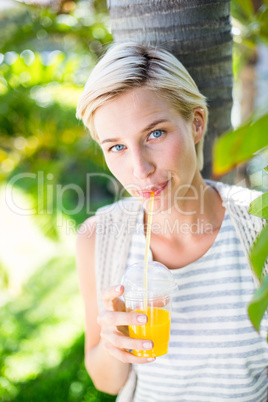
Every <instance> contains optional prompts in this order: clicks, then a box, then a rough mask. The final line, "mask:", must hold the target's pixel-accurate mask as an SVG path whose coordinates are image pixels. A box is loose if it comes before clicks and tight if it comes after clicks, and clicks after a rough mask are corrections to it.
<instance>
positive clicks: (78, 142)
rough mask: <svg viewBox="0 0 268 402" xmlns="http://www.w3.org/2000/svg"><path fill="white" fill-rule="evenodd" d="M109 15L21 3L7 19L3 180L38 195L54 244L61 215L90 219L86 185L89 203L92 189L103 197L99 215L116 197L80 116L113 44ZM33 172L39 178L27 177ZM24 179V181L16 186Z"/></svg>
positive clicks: (1, 106) (2, 68) (0, 106)
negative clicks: (90, 177)
mask: <svg viewBox="0 0 268 402" xmlns="http://www.w3.org/2000/svg"><path fill="white" fill-rule="evenodd" d="M106 18H107V16H106V15H105V14H104V13H103V12H96V11H95V10H94V4H93V3H91V2H89V1H80V2H77V3H76V5H75V7H74V9H73V11H72V13H69V14H65V13H53V11H52V10H50V9H42V8H38V7H32V8H31V7H29V6H28V7H27V6H23V5H20V7H18V9H15V10H13V12H12V13H11V16H8V17H7V16H2V17H1V29H0V36H1V38H2V41H1V45H0V52H2V53H1V54H0V60H1V61H2V63H1V64H0V74H1V78H0V127H1V129H0V130H1V131H0V134H1V136H0V138H1V139H0V147H1V148H0V167H1V169H0V178H1V179H2V180H5V181H7V182H9V181H10V180H11V181H12V183H15V184H14V185H16V186H19V187H20V188H22V189H24V190H25V191H27V193H28V194H31V195H32V198H33V204H35V205H34V209H35V210H38V212H39V214H38V215H37V216H36V220H37V222H38V223H39V224H40V225H41V227H42V229H43V231H44V232H45V234H46V235H47V236H49V237H51V238H54V239H57V238H58V233H57V227H56V225H55V217H56V215H57V213H58V212H61V213H64V214H65V215H69V216H72V219H75V220H76V222H77V224H80V223H81V222H82V221H83V220H84V219H85V217H87V216H88V211H86V202H84V203H83V205H80V204H81V203H80V204H79V208H77V206H78V203H79V194H78V191H79V190H77V188H78V187H79V188H80V189H81V193H83V196H84V199H85V197H87V196H88V193H89V192H90V197H91V198H93V199H94V200H95V201H94V202H93V204H94V205H92V208H91V209H90V212H91V213H93V211H94V210H95V209H96V206H97V205H99V198H100V195H102V196H103V198H104V199H103V203H105V202H109V201H112V200H113V193H112V192H111V190H110V188H109V185H110V181H109V178H108V177H107V173H108V172H107V170H106V167H105V163H104V159H103V156H102V153H101V151H100V149H99V147H98V146H97V145H96V144H95V143H94V142H93V141H92V140H90V139H89V138H88V134H86V131H85V129H84V128H83V127H82V124H81V123H80V122H78V121H77V120H76V117H75V108H76V103H77V100H78V98H79V96H80V94H81V92H82V86H83V84H84V83H85V80H86V78H87V76H88V74H89V71H90V69H91V68H92V66H93V65H94V62H95V60H96V58H97V56H99V55H100V53H101V52H102V51H103V44H104V43H105V44H107V43H109V42H110V41H111V35H110V34H109V32H108V31H107V28H106ZM21 27H22V29H21ZM29 172H30V173H31V174H35V175H36V180H35V179H34V177H33V176H32V178H29V177H27V175H25V177H23V173H29ZM40 172H42V173H43V176H44V181H45V184H44V185H43V190H42V194H41V193H40V191H39V190H40V183H39V187H38V177H39V176H38V175H39V173H40ZM96 172H98V173H100V174H99V177H98V178H97V177H95V183H94V186H91V188H90V189H88V188H87V183H86V175H87V174H90V173H96ZM18 174H20V175H21V176H20V177H21V179H20V180H17V181H16V182H14V180H15V179H14V177H18V176H17V175H18ZM48 184H49V185H54V187H55V189H56V188H58V189H61V190H62V191H61V194H60V196H59V194H56V191H55V190H54V191H53V195H52V196H50V197H48V194H47V192H48ZM73 184H75V185H76V186H77V187H76V188H74V187H72V185H73ZM57 186H58V187H57ZM59 186H60V187H59ZM68 189H69V191H68ZM65 190H66V191H65ZM57 196H58V198H57ZM59 198H60V201H59ZM37 204H38V205H39V209H38V205H37ZM41 204H42V206H43V210H42V213H40V212H41V211H40V205H41ZM48 211H49V213H48ZM74 211H75V212H74Z"/></svg>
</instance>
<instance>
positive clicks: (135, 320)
mask: <svg viewBox="0 0 268 402" xmlns="http://www.w3.org/2000/svg"><path fill="white" fill-rule="evenodd" d="M147 320H148V318H147V316H146V315H145V314H140V313H126V312H120V311H104V312H102V313H101V314H99V316H98V318H97V321H98V323H99V324H100V325H101V326H113V327H117V326H121V325H145V324H146V323H147Z"/></svg>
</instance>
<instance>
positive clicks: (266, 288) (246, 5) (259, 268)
mask: <svg viewBox="0 0 268 402" xmlns="http://www.w3.org/2000/svg"><path fill="white" fill-rule="evenodd" d="M232 14H233V16H234V17H235V18H237V19H238V20H239V22H240V23H241V24H242V33H241V36H240V41H241V43H242V45H243V46H247V47H248V48H249V49H254V44H255V43H258V42H260V41H262V42H264V43H267V40H268V30H267V26H268V4H267V2H265V3H264V4H263V5H262V6H261V7H260V8H259V9H258V10H254V3H253V2H252V1H251V0H246V1H240V0H234V1H232ZM265 108H266V105H264V107H263V110H265ZM267 129H268V114H263V115H261V117H255V118H254V119H253V118H252V119H251V120H250V121H248V122H247V123H246V124H244V125H243V126H241V127H239V128H238V129H236V130H234V131H231V132H228V133H226V134H224V135H223V136H222V137H221V138H220V139H219V140H218V141H217V142H216V143H215V146H214V153H213V154H214V164H213V170H214V174H215V175H216V176H217V175H222V174H224V173H226V172H228V171H229V170H230V169H232V168H233V167H234V166H236V165H237V164H239V163H241V162H243V161H246V160H248V159H249V158H251V157H253V156H254V155H255V154H256V153H257V152H258V151H261V150H262V149H263V148H264V147H267V145H268V138H267V135H266V133H267ZM265 171H266V172H267V167H266V168H265ZM267 211H268V193H264V194H263V195H261V196H260V197H258V198H257V199H256V200H254V201H253V202H252V203H251V204H250V209H249V212H250V213H251V214H253V215H256V216H258V217H260V218H262V219H266V220H267V219H268V212H267ZM267 257H268V226H267V224H266V226H265V227H264V229H263V231H262V232H261V233H260V235H259V237H258V238H257V239H256V242H255V244H254V245H253V246H252V249H251V252H250V260H251V264H252V267H253V269H254V271H255V273H256V276H257V278H258V279H259V281H260V287H259V288H258V289H257V290H256V292H255V294H254V296H253V298H252V300H251V302H250V303H249V306H248V314H249V318H250V319H251V321H252V324H253V325H254V327H255V328H256V330H258V331H259V330H260V324H261V320H262V318H263V316H264V314H265V311H266V310H267V307H268V275H267V274H266V275H265V274H264V272H263V268H264V265H265V263H267Z"/></svg>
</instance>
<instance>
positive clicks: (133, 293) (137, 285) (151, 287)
mask: <svg viewBox="0 0 268 402" xmlns="http://www.w3.org/2000/svg"><path fill="white" fill-rule="evenodd" d="M121 283H122V285H123V286H124V288H125V292H124V297H129V298H137V297H138V298H140V297H143V296H144V294H145V286H144V264H143V263H142V262H139V263H136V264H133V265H131V267H129V269H128V270H127V271H126V273H125V275H124V276H123V278H122V281H121ZM176 287H177V282H176V281H175V279H174V276H173V275H172V273H171V271H170V270H169V269H168V268H167V267H165V265H163V264H161V263H160V262H156V261H153V262H149V263H148V271H147V297H148V298H151V297H158V296H165V295H170V294H171V293H172V292H173V291H174V290H175V289H176Z"/></svg>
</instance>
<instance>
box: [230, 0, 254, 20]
mask: <svg viewBox="0 0 268 402" xmlns="http://www.w3.org/2000/svg"><path fill="white" fill-rule="evenodd" d="M234 2H235V3H236V4H238V5H239V6H240V8H241V9H242V10H243V12H244V13H245V14H246V16H247V17H252V16H253V15H254V8H253V4H252V1H251V0H234Z"/></svg>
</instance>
